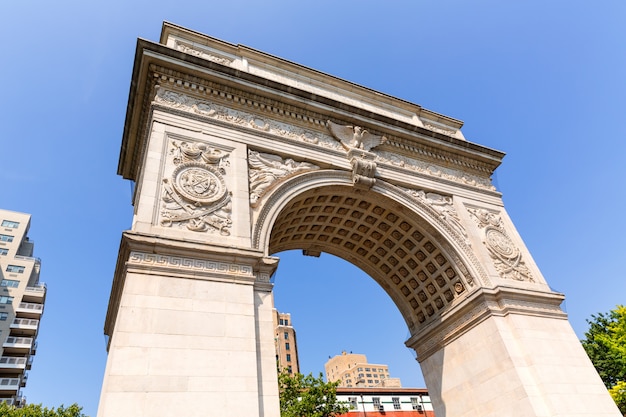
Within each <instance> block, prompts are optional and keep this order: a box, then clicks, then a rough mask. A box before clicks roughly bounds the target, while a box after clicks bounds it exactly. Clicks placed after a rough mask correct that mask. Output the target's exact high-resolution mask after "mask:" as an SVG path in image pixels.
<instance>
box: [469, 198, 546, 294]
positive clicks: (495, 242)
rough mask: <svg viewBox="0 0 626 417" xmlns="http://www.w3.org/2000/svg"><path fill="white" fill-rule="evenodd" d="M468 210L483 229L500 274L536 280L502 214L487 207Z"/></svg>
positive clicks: (513, 277)
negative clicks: (504, 224)
mask: <svg viewBox="0 0 626 417" xmlns="http://www.w3.org/2000/svg"><path fill="white" fill-rule="evenodd" d="M467 210H468V211H469V213H470V214H471V216H472V218H473V219H474V221H475V222H476V224H477V225H478V227H479V228H480V229H483V243H484V244H485V246H486V247H487V250H488V251H489V255H490V256H491V259H492V260H493V262H494V265H495V267H496V270H497V271H498V273H499V274H500V276H501V277H502V278H505V279H514V280H516V281H529V282H535V280H534V278H533V276H532V274H531V272H530V270H529V269H528V267H527V266H526V264H525V263H524V260H523V259H522V253H521V251H520V250H519V249H518V248H517V246H515V244H514V243H513V241H512V240H511V238H509V236H508V235H507V234H506V230H505V229H504V226H503V225H502V219H501V218H500V216H498V215H496V214H495V213H492V212H490V211H488V210H485V209H474V208H468V209H467Z"/></svg>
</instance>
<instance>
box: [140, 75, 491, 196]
mask: <svg viewBox="0 0 626 417" xmlns="http://www.w3.org/2000/svg"><path fill="white" fill-rule="evenodd" d="M150 69H151V70H152V71H153V77H154V78H155V81H156V82H157V83H159V84H161V85H162V86H165V85H167V84H169V85H171V86H172V87H179V88H184V89H186V90H189V91H192V92H196V93H199V94H202V95H210V96H214V97H216V98H217V99H222V100H226V101H233V102H235V103H239V104H241V105H243V106H248V107H253V108H255V109H257V110H259V111H262V112H267V113H270V114H276V115H280V116H285V117H291V118H292V119H294V120H296V121H298V122H305V123H310V124H313V125H315V126H316V128H323V127H325V126H326V120H325V119H324V117H325V116H324V115H321V114H318V113H315V112H312V111H310V110H305V109H301V108H298V107H295V106H292V105H287V104H284V103H281V102H278V101H276V100H272V99H268V98H266V97H261V96H258V95H256V94H251V93H247V92H243V91H240V90H237V89H234V88H232V87H226V86H222V85H218V84H216V83H213V82H207V81H205V80H202V79H200V78H198V77H194V76H189V75H187V74H182V73H180V72H178V71H173V70H170V69H167V68H164V67H160V66H157V65H151V66H150ZM157 87H159V86H158V85H157ZM293 128H294V126H290V127H289V128H288V129H286V130H287V131H291V130H293ZM297 129H298V128H297V127H296V128H295V130H294V133H295V137H292V136H290V137H291V138H293V139H296V140H302V141H305V142H310V143H314V144H319V145H321V146H325V147H329V148H335V147H334V146H333V144H332V141H330V142H329V141H328V139H329V137H328V136H326V135H323V134H321V133H320V132H317V131H309V133H311V132H312V134H311V135H306V134H305V136H304V137H302V138H299V136H300V133H298V132H297ZM303 130H306V129H303ZM429 130H432V129H429ZM438 133H442V132H438ZM447 134H450V133H447ZM320 135H321V137H323V138H324V140H323V141H321V142H320V143H317V142H315V139H316V138H317V139H318V140H319V139H320ZM418 135H419V134H418ZM386 137H387V139H388V140H387V142H386V143H387V144H388V145H390V146H393V147H396V148H399V149H402V150H403V151H405V152H410V153H415V154H418V155H421V156H424V157H427V158H428V159H433V160H440V161H442V162H444V163H445V164H453V165H457V166H460V167H463V168H468V169H471V170H473V171H475V172H476V173H477V174H479V175H478V176H477V178H480V179H482V181H486V182H487V183H488V184H491V182H490V180H489V179H488V178H487V179H485V178H481V176H480V174H486V175H487V176H489V175H490V174H491V173H492V170H493V168H494V167H493V166H491V165H490V164H486V163H483V162H480V161H477V160H473V159H471V158H466V157H460V156H458V155H454V154H452V153H449V152H445V151H441V150H439V149H436V148H434V147H431V146H428V145H423V146H419V147H417V146H413V145H411V144H408V143H407V141H406V140H405V139H401V138H399V137H395V136H393V135H386ZM470 185H471V184H470Z"/></svg>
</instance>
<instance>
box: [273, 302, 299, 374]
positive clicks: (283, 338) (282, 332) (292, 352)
mask: <svg viewBox="0 0 626 417" xmlns="http://www.w3.org/2000/svg"><path fill="white" fill-rule="evenodd" d="M274 344H275V345H276V361H277V363H278V367H279V369H286V370H287V372H289V373H290V374H295V373H299V372H300V364H299V362H298V342H297V340H296V330H295V329H294V328H293V323H292V322H291V314H289V313H279V312H278V310H276V309H274Z"/></svg>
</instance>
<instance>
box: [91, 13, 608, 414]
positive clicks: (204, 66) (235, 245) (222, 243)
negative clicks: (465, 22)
mask: <svg viewBox="0 0 626 417" xmlns="http://www.w3.org/2000/svg"><path fill="white" fill-rule="evenodd" d="M462 126H463V122H461V121H460V120H456V119H453V118H450V117H448V116H445V115H441V114H438V113H436V112H433V111H430V110H427V109H425V108H422V107H421V106H419V105H416V104H412V103H408V102H405V101H403V100H400V99H396V98H393V97H390V96H387V95H385V94H382V93H379V92H375V91H372V90H369V89H367V88H364V87H361V86H358V85H355V84H352V83H349V82H346V81H344V80H340V79H337V78H334V77H332V76H328V75H325V74H322V73H320V72H317V71H314V70H310V69H307V68H304V67H302V66H299V65H297V64H293V63H290V62H287V61H284V60H281V59H279V58H276V57H272V56H270V55H268V54H265V53H262V52H259V51H254V50H252V49H250V48H247V47H245V46H240V45H233V44H228V43H226V42H222V41H219V40H216V39H213V38H210V37H208V36H205V35H201V34H199V33H196V32H193V31H190V30H187V29H184V28H181V27H178V26H176V25H172V24H169V23H164V25H163V32H162V36H161V42H159V43H154V42H150V41H146V40H139V41H138V43H137V54H136V57H135V66H134V69H133V75H132V82H131V90H130V94H129V103H128V107H127V118H126V122H125V126H124V135H123V139H122V146H121V153H120V163H119V166H118V174H120V175H122V176H123V177H124V178H127V179H129V180H132V181H134V182H135V183H136V187H134V195H133V205H134V206H135V210H134V213H133V214H134V217H133V223H132V227H131V230H129V231H127V232H124V233H123V235H122V241H121V244H120V251H119V256H118V263H117V266H116V270H115V276H114V278H113V285H112V289H111V297H110V300H109V308H108V311H107V316H106V321H105V333H106V334H107V335H108V336H110V339H109V344H108V351H109V357H108V360H107V369H106V371H105V377H104V382H103V388H102V395H101V400H100V406H99V410H98V416H99V417H116V416H119V415H126V414H128V413H129V410H132V414H133V415H135V416H142V417H148V416H149V417H165V416H170V415H175V414H184V415H188V416H200V415H202V416H204V415H207V411H208V410H207V407H211V410H210V412H209V414H216V415H217V414H224V415H233V416H252V417H277V416H278V415H279V414H280V413H279V409H278V403H279V402H278V396H279V393H278V386H277V380H276V361H275V346H274V343H273V337H274V328H273V325H272V307H273V298H272V288H273V285H272V283H271V282H270V276H271V274H272V273H273V272H274V271H275V270H276V268H277V266H278V259H277V258H275V257H272V256H268V255H270V254H271V253H274V252H276V251H280V250H283V249H291V248H301V249H304V250H306V251H307V252H308V253H309V254H313V255H314V254H316V253H319V252H320V251H322V250H323V251H325V252H330V253H333V254H335V255H338V256H340V257H342V258H344V259H346V260H348V261H349V262H351V263H353V264H355V265H357V266H359V267H360V268H361V269H362V270H364V271H365V272H367V273H368V274H369V275H370V276H371V277H372V278H373V279H374V280H376V281H377V282H378V283H379V284H380V285H381V286H382V287H383V288H384V289H385V290H386V291H387V293H389V295H390V296H391V298H392V299H393V300H394V302H395V303H396V305H398V307H399V308H400V311H401V313H402V315H403V316H404V318H405V320H406V322H407V324H408V325H409V328H411V334H412V336H411V338H410V339H409V340H408V341H407V342H406V344H407V345H408V346H409V347H411V348H414V349H415V350H416V352H417V357H418V360H419V362H420V366H421V368H422V372H423V375H424V379H425V381H426V383H427V385H428V389H429V394H430V396H431V399H432V401H433V405H434V408H435V412H436V413H437V416H438V417H444V416H445V415H446V414H448V415H453V416H462V417H475V416H480V417H485V416H493V417H495V416H502V415H507V416H516V417H517V416H519V417H522V416H523V417H529V416H536V417H539V416H542V417H543V416H548V415H553V416H557V415H559V416H569V415H574V414H576V415H589V416H607V417H609V416H611V417H614V416H617V415H619V414H618V410H617V408H616V407H615V405H614V403H613V402H612V400H611V398H610V397H609V396H608V394H607V392H606V389H604V387H603V385H602V382H601V380H600V379H599V377H598V375H597V373H596V372H595V370H594V369H593V366H592V365H591V363H590V362H589V360H588V358H587V357H586V354H585V352H584V350H583V349H582V347H581V346H580V343H579V341H578V339H577V337H576V335H575V334H574V332H573V330H572V329H571V326H569V323H568V322H567V320H566V318H567V316H566V314H565V313H564V312H563V311H562V310H561V308H560V304H561V302H562V300H563V295H562V294H558V293H555V292H553V291H551V290H550V289H549V287H548V285H547V284H546V282H545V280H544V279H543V277H542V276H541V273H540V271H539V269H538V268H537V267H536V265H535V264H534V262H533V261H532V257H531V255H530V253H529V252H528V250H527V248H526V247H525V246H524V244H523V241H522V239H521V237H520V236H519V235H518V234H517V232H516V230H515V227H514V225H513V223H512V221H511V219H510V218H509V217H508V215H507V214H506V210H505V209H504V205H503V202H502V199H501V194H500V193H499V192H498V191H497V190H495V187H493V185H492V184H491V175H492V174H493V173H494V170H495V169H496V168H497V167H498V166H499V165H500V162H501V160H502V158H503V156H504V154H503V153H502V152H499V151H497V150H493V149H489V148H486V147H484V146H481V145H479V144H475V143H472V142H469V141H467V140H466V139H465V137H464V135H463V133H462V132H461V127H462ZM175 138H184V141H185V143H183V142H180V143H176V144H174V139H175ZM176 140H178V139H176ZM170 145H172V146H170ZM188 145H189V146H188ZM172 147H174V148H176V149H174V152H178V151H180V152H181V153H182V154H184V155H186V158H187V159H189V161H187V162H186V163H185V164H184V166H185V168H181V169H179V170H177V168H176V165H178V164H179V162H181V161H180V160H177V157H176V156H175V153H174V154H173V153H172V150H173V149H172ZM253 152H257V153H258V152H269V153H268V154H266V156H267V157H268V159H267V160H265V161H263V160H261V159H258V156H259V155H258V154H254V153H253ZM270 153H271V154H270ZM254 158H257V160H256V161H254ZM283 158H284V159H283ZM263 159H264V157H263ZM251 160H252V161H251ZM296 161H301V162H296ZM255 164H256V165H255ZM254 165H255V166H254ZM181 170H182V171H181ZM252 171H254V172H252ZM176 174H181V175H176ZM170 181H174V183H175V184H178V186H179V187H178V188H177V187H176V186H172V187H170ZM189 187H191V188H189ZM410 187H415V188H410ZM179 188H181V189H179ZM185 191H186V192H185ZM218 191H219V192H218ZM164 192H165V194H164ZM215 199H217V200H215ZM322 216H325V217H324V218H322ZM326 228H328V230H326ZM322 245H323V246H322ZM533 277H534V278H533ZM581 392H585V393H586V395H585V401H580V398H579V396H580V393H581Z"/></svg>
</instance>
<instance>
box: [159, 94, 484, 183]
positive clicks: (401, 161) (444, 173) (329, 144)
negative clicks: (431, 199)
mask: <svg viewBox="0 0 626 417" xmlns="http://www.w3.org/2000/svg"><path fill="white" fill-rule="evenodd" d="M232 100H233V101H235V102H238V101H239V102H240V103H242V104H246V105H247V104H249V103H247V102H246V100H245V99H239V98H238V97H236V96H232ZM154 101H155V102H156V103H158V104H160V105H164V106H167V107H171V108H176V109H180V110H183V111H186V112H191V113H195V114H197V115H200V116H202V117H209V118H212V119H217V120H220V121H222V122H226V123H229V124H235V125H238V126H242V127H246V128H250V129H255V130H260V131H263V132H267V133H270V134H273V135H277V136H281V137H284V138H288V139H292V140H297V141H301V142H306V143H310V144H312V145H317V146H321V147H324V148H328V149H333V150H337V151H344V152H345V149H344V147H343V146H342V144H341V142H339V141H337V140H336V139H334V138H333V136H331V135H327V134H323V133H320V132H318V131H315V130H311V129H304V128H301V127H298V126H294V125H290V124H286V123H281V122H277V121H275V120H272V119H266V118H263V117H260V116H258V115H255V114H251V113H247V112H243V111H240V110H233V109H230V108H228V107H225V106H222V105H219V104H216V103H213V102H211V101H208V100H200V99H196V98H193V97H190V96H188V95H186V94H183V93H178V92H174V91H171V90H168V89H165V88H163V87H160V86H157V94H156V96H155V99H154ZM389 143H391V144H392V145H393V141H391V140H390V141H389ZM375 154H376V162H380V163H382V164H387V165H391V166H393V167H396V168H401V169H407V170H410V171H414V172H419V173H420V174H423V175H427V176H430V177H437V178H443V179H446V180H449V181H453V182H456V183H460V184H464V185H468V186H471V187H476V188H480V189H484V190H489V191H495V189H496V188H495V187H494V186H493V184H491V181H490V180H489V179H488V178H484V177H480V176H478V175H473V174H469V173H467V172H464V171H462V170H458V169H452V168H446V167H442V166H439V165H436V164H433V163H428V162H425V161H421V160H418V159H414V158H409V157H407V156H404V155H398V154H395V153H392V152H388V151H376V153H375Z"/></svg>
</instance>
